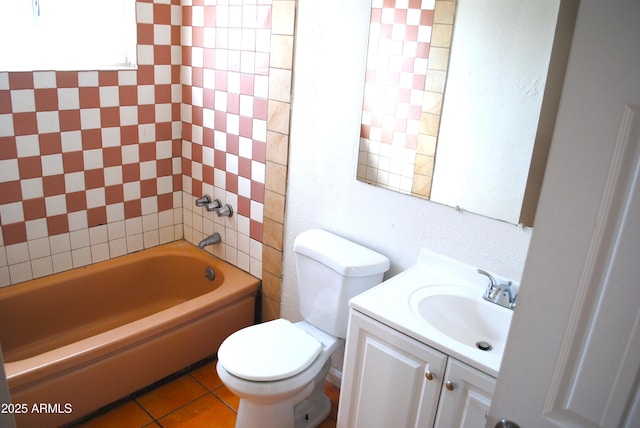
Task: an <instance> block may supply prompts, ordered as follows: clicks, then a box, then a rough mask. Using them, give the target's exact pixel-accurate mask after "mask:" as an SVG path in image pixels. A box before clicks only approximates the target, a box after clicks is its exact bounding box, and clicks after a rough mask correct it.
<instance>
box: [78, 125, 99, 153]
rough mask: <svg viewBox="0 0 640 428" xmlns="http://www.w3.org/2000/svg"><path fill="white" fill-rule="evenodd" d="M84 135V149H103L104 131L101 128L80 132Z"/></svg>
mask: <svg viewBox="0 0 640 428" xmlns="http://www.w3.org/2000/svg"><path fill="white" fill-rule="evenodd" d="M80 133H81V135H82V149H83V150H91V149H99V148H101V147H102V131H101V130H100V128H96V129H83V130H82V131H80Z"/></svg>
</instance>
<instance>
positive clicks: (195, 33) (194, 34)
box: [191, 27, 204, 48]
mask: <svg viewBox="0 0 640 428" xmlns="http://www.w3.org/2000/svg"><path fill="white" fill-rule="evenodd" d="M191 43H192V44H193V46H196V47H200V48H202V47H204V27H192V28H191Z"/></svg>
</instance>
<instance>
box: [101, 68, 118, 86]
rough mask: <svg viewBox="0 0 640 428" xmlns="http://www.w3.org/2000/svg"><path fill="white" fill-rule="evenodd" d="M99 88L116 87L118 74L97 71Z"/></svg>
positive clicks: (115, 72)
mask: <svg viewBox="0 0 640 428" xmlns="http://www.w3.org/2000/svg"><path fill="white" fill-rule="evenodd" d="M98 85H99V86H118V72H117V71H111V70H101V71H98Z"/></svg>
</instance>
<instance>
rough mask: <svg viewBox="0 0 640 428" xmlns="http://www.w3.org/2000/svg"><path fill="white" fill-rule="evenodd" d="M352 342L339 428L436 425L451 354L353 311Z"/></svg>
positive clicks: (342, 392)
mask: <svg viewBox="0 0 640 428" xmlns="http://www.w3.org/2000/svg"><path fill="white" fill-rule="evenodd" d="M347 337H348V339H347V347H346V352H345V365H344V370H343V380H342V388H341V392H340V407H339V413H338V424H337V425H338V427H342V428H376V427H380V428H388V427H394V428H402V427H430V426H432V425H433V421H434V418H435V413H436V408H437V405H438V396H439V394H440V387H441V385H442V379H443V375H444V369H445V364H446V359H447V357H446V355H444V354H442V353H440V352H438V351H436V350H434V349H432V348H430V347H428V346H426V345H424V344H422V343H420V342H418V341H415V340H413V339H411V338H409V337H407V336H405V335H403V334H401V333H399V332H397V331H395V330H393V329H391V328H389V327H387V326H385V325H383V324H380V323H379V322H377V321H374V320H373V319H371V318H369V317H367V316H365V315H362V314H360V313H359V312H357V311H354V310H351V314H350V318H349V333H348V336H347ZM429 378H430V379H429Z"/></svg>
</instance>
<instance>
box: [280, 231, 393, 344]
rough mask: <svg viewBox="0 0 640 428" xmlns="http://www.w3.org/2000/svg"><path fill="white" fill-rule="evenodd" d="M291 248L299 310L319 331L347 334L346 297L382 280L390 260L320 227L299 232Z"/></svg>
mask: <svg viewBox="0 0 640 428" xmlns="http://www.w3.org/2000/svg"><path fill="white" fill-rule="evenodd" d="M293 250H294V252H295V257H296V271H297V275H298V295H299V305H300V308H299V309H300V313H301V314H302V316H303V317H304V319H305V320H306V321H307V322H309V323H311V324H313V325H314V326H315V327H317V328H319V329H320V330H323V331H324V332H326V333H329V334H330V335H332V336H335V337H342V338H344V337H346V335H347V320H348V314H349V299H351V298H352V297H354V296H356V295H357V294H360V293H362V292H363V291H365V290H367V289H369V288H371V287H373V286H375V285H377V284H379V283H381V282H382V277H383V275H384V273H385V272H386V271H387V270H389V265H390V263H389V259H388V258H386V257H385V256H383V255H382V254H379V253H376V252H375V251H373V250H370V249H368V248H365V247H363V246H361V245H358V244H356V243H354V242H351V241H349V240H346V239H344V238H341V237H339V236H337V235H334V234H332V233H329V232H327V231H324V230H320V229H311V230H307V231H305V232H302V233H301V234H300V235H298V237H297V238H296V240H295V243H294V247H293Z"/></svg>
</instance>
